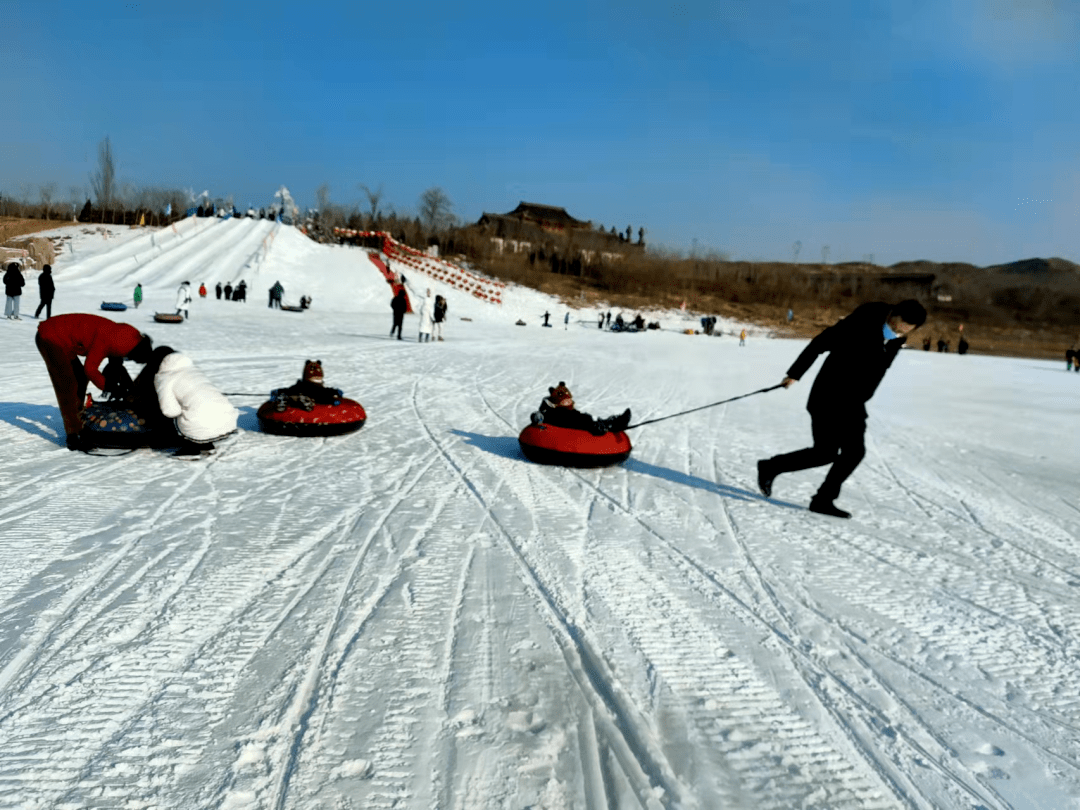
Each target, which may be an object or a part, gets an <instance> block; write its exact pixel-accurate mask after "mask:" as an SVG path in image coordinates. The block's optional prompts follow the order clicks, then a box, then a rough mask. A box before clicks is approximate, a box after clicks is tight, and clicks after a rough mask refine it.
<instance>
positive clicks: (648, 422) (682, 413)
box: [626, 383, 784, 430]
mask: <svg viewBox="0 0 1080 810" xmlns="http://www.w3.org/2000/svg"><path fill="white" fill-rule="evenodd" d="M783 387H784V384H783V383H777V384H776V385H770V386H769V387H768V388H761V389H758V390H757V391H751V392H750V393H749V394H739V396H737V397H731V398H730V399H722V400H720V401H719V402H711V403H709V404H708V405H700V406H698V407H697V408H691V409H690V410H688V411H680V412H679V413H673V414H669V415H667V416H658V417H656V419H646V420H645V421H644V422H638V423H637V424H636V425H630V426H628V427H627V428H626V429H627V430H633V429H634V428H638V427H641V426H642V425H651V424H653V423H654V422H663V421H664V420H665V419H674V418H675V417H676V416H686V414H688V413H694V412H696V411H703V410H705V409H706V408H715V407H716V406H717V405H726V404H727V403H729V402H734V401H735V400H737V399H746V398H747V397H752V396H754V395H756V394H764V393H765V392H766V391H775V390H776V389H777V388H783Z"/></svg>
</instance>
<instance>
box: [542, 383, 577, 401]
mask: <svg viewBox="0 0 1080 810" xmlns="http://www.w3.org/2000/svg"><path fill="white" fill-rule="evenodd" d="M548 394H549V395H550V397H549V399H551V401H552V402H554V403H555V404H556V405H557V406H558V407H560V408H573V407H574V395H573V394H571V393H570V389H569V388H567V387H566V383H564V382H563V381H562V380H559V384H558V385H556V386H555V387H554V388H549V389H548Z"/></svg>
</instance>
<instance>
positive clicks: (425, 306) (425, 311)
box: [416, 287, 435, 343]
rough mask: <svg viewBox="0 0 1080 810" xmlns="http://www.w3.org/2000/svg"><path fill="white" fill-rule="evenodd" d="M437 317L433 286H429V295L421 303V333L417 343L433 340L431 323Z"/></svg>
mask: <svg viewBox="0 0 1080 810" xmlns="http://www.w3.org/2000/svg"><path fill="white" fill-rule="evenodd" d="M434 317H435V302H434V301H433V300H432V298H431V288H430V287H428V291H427V295H426V296H425V297H424V300H423V302H421V304H420V335H419V337H418V338H417V339H416V342H417V343H427V342H428V341H429V340H431V324H432V322H433V319H434Z"/></svg>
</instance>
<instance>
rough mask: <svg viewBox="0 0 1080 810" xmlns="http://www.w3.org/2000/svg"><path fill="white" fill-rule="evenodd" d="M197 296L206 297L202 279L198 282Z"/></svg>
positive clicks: (204, 284) (204, 283)
mask: <svg viewBox="0 0 1080 810" xmlns="http://www.w3.org/2000/svg"><path fill="white" fill-rule="evenodd" d="M199 298H206V282H205V281H203V282H201V283H200V284H199Z"/></svg>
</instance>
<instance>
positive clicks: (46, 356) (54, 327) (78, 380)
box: [34, 314, 153, 450]
mask: <svg viewBox="0 0 1080 810" xmlns="http://www.w3.org/2000/svg"><path fill="white" fill-rule="evenodd" d="M34 342H35V343H36V344H37V347H38V351H39V352H41V357H42V359H43V360H44V361H45V367H46V368H47V369H48V371H49V378H50V379H51V380H52V386H53V391H55V392H56V404H57V405H59V407H60V416H61V417H62V419H63V421H64V432H65V433H66V434H67V447H68V449H69V450H83V449H85V447H84V442H83V441H82V439H81V438H80V433H81V432H82V427H83V424H82V411H83V403H84V401H85V399H86V385H87V383H88V382H89V383H93V384H94V385H95V386H96V387H97V388H98V390H100V391H102V392H104V391H107V390H109V388H110V386H109V385H108V384H107V383H106V381H105V376H104V375H103V374H102V373H101V371H99V368H100V366H101V363H102V361H104V360H106V359H108V360H114V361H118V362H122V361H123V360H124V359H127V360H132V361H134V362H136V363H146V362H147V361H148V360H149V359H150V354H151V351H152V350H153V343H152V341H151V340H150V338H149V336H147V335H144V334H143V333H142V332H140V331H139V330H138V329H136V328H135V327H134V326H131V325H129V324H126V323H116V322H115V321H110V320H109V319H108V318H103V317H101V316H100V315H84V314H72V315H56V316H54V317H52V318H49V319H48V320H45V321H43V322H42V323H40V324H38V329H37V335H36V337H35V338H34ZM80 357H85V358H86V360H85V363H84V362H80V360H79V358H80Z"/></svg>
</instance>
